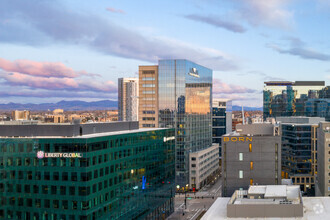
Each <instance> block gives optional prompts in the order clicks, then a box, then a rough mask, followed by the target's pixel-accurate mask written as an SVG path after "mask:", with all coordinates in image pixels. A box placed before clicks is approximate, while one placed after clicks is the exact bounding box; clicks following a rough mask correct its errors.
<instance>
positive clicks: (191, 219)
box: [190, 209, 201, 220]
mask: <svg viewBox="0 0 330 220" xmlns="http://www.w3.org/2000/svg"><path fill="white" fill-rule="evenodd" d="M200 211H201V210H200V209H198V211H197V212H196V213H195V215H193V216H192V217H191V218H190V220H193V219H194V218H195V216H196V215H197V214H198V213H199V212H200Z"/></svg>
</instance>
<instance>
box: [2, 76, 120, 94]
mask: <svg viewBox="0 0 330 220" xmlns="http://www.w3.org/2000/svg"><path fill="white" fill-rule="evenodd" d="M0 78H2V79H4V80H5V81H6V83H7V84H9V85H12V86H26V87H30V88H37V89H47V90H76V91H96V92H115V91H116V90H117V88H116V86H115V84H114V83H113V82H111V81H106V82H99V81H96V80H91V79H73V78H68V77H63V78H56V77H42V76H31V75H26V74H22V73H17V72H14V73H8V72H0Z"/></svg>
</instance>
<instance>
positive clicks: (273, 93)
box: [263, 81, 330, 119]
mask: <svg viewBox="0 0 330 220" xmlns="http://www.w3.org/2000/svg"><path fill="white" fill-rule="evenodd" d="M328 88H329V87H326V86H325V82H324V81H296V82H287V81H282V82H277V81H275V82H265V86H264V92H263V94H264V95H263V102H264V103H263V105H264V106H263V107H264V119H266V118H269V117H275V118H276V117H279V116H313V117H315V116H318V117H326V118H327V117H330V109H329V99H330V96H329V91H328ZM323 99H324V100H325V101H323V102H322V100H323ZM326 100H328V102H326ZM325 102H326V104H325ZM319 103H321V104H319Z"/></svg>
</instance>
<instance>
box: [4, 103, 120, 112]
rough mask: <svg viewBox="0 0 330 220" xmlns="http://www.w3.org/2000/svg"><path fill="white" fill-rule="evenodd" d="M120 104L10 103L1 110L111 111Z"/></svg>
mask: <svg viewBox="0 0 330 220" xmlns="http://www.w3.org/2000/svg"><path fill="white" fill-rule="evenodd" d="M117 107H118V102H117V101H110V100H102V101H96V102H85V101H60V102H57V103H41V104H32V103H27V104H20V103H12V102H10V103H8V104H0V110H32V111H38V110H39V111H47V110H54V109H57V108H60V109H64V111H79V110H108V109H109V110H110V109H117Z"/></svg>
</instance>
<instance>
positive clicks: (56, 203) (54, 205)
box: [53, 200, 59, 209]
mask: <svg viewBox="0 0 330 220" xmlns="http://www.w3.org/2000/svg"><path fill="white" fill-rule="evenodd" d="M53 208H54V209H58V208H59V201H58V200H53Z"/></svg>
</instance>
